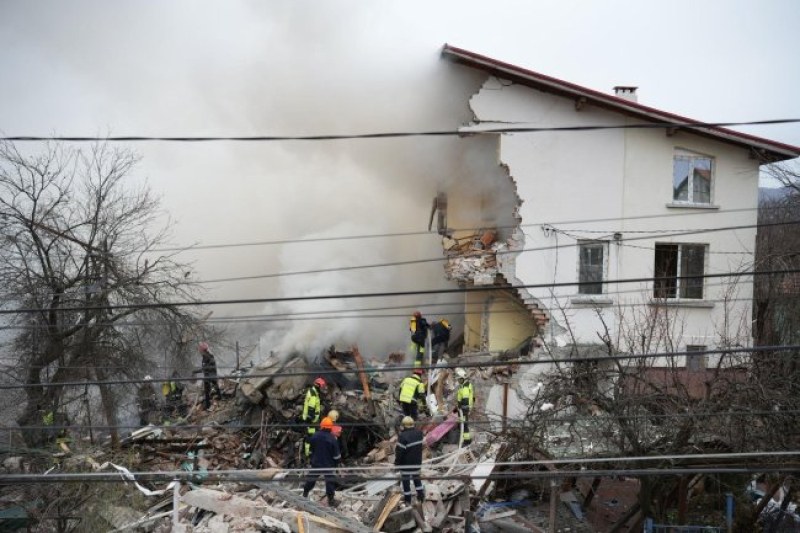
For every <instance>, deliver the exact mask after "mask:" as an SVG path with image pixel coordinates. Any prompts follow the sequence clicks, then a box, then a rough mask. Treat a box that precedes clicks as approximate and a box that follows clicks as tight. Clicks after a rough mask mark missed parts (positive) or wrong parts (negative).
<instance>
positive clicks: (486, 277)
mask: <svg viewBox="0 0 800 533" xmlns="http://www.w3.org/2000/svg"><path fill="white" fill-rule="evenodd" d="M496 238H497V234H496V232H495V231H494V230H486V231H481V232H476V233H471V234H468V235H463V236H459V237H457V238H452V237H445V238H444V241H443V246H444V249H445V253H446V255H447V261H446V262H445V266H444V270H445V275H446V276H447V279H449V280H452V281H456V282H459V283H474V284H475V285H491V284H492V283H494V280H495V276H496V275H497V274H498V272H499V269H498V256H497V252H498V251H500V250H505V249H508V246H509V244H508V243H504V242H499V241H497V240H496Z"/></svg>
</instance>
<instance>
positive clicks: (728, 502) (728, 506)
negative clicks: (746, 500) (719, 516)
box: [725, 492, 733, 533]
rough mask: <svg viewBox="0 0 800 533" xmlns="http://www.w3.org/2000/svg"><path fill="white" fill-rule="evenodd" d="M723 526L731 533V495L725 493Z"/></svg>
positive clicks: (730, 493)
mask: <svg viewBox="0 0 800 533" xmlns="http://www.w3.org/2000/svg"><path fill="white" fill-rule="evenodd" d="M725 525H726V526H728V533H732V532H733V493H732V492H726V493H725Z"/></svg>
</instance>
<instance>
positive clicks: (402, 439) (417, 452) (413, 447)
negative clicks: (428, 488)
mask: <svg viewBox="0 0 800 533" xmlns="http://www.w3.org/2000/svg"><path fill="white" fill-rule="evenodd" d="M402 425H403V430H402V431H401V432H400V435H399V436H398V437H397V444H396V445H395V447H394V464H395V466H396V467H397V470H398V471H399V472H400V478H401V484H402V486H403V499H404V500H405V502H406V504H409V505H410V504H411V496H412V492H411V482H412V480H413V482H414V488H415V489H416V491H417V501H418V502H419V503H420V504H421V503H423V502H425V487H424V486H423V485H422V480H421V479H420V477H419V474H420V469H421V465H422V442H423V439H424V435H423V434H422V431H420V430H419V429H417V428H416V427H414V419H413V418H411V417H410V416H407V417H405V418H403V422H402Z"/></svg>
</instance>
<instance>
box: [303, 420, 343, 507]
mask: <svg viewBox="0 0 800 533" xmlns="http://www.w3.org/2000/svg"><path fill="white" fill-rule="evenodd" d="M319 428H320V431H318V432H316V433H315V434H314V436H313V437H311V441H310V444H311V468H312V471H311V472H309V473H308V475H307V476H306V482H305V484H304V485H303V497H305V498H308V493H309V492H311V489H313V488H314V485H315V484H316V483H317V479H319V476H324V477H325V495H326V496H327V497H328V505H329V506H330V507H336V506H337V505H338V504H339V502H337V501H336V500H335V499H334V496H335V494H336V478H335V476H334V473H333V469H334V468H336V466H337V465H338V464H339V461H340V460H341V459H342V454H341V452H340V450H339V441H338V440H336V437H334V436H333V434H332V433H331V430H332V429H333V420H331V419H330V418H329V417H327V416H326V417H325V418H323V419H322V422H321V423H320V425H319ZM317 469H319V470H317Z"/></svg>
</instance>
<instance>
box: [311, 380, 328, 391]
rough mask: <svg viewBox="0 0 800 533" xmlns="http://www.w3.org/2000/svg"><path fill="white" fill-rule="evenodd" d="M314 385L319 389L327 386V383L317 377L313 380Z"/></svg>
mask: <svg viewBox="0 0 800 533" xmlns="http://www.w3.org/2000/svg"><path fill="white" fill-rule="evenodd" d="M314 385H316V386H317V387H319V388H320V389H324V388H325V387H327V386H328V384H327V383H326V382H325V380H324V379H323V378H317V379H315V380H314Z"/></svg>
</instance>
